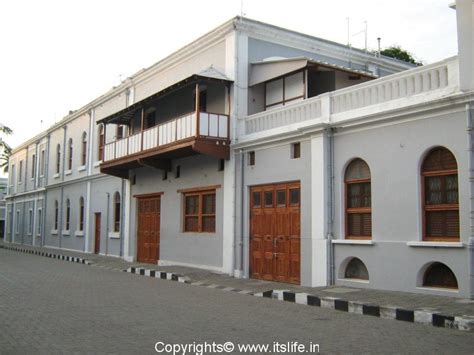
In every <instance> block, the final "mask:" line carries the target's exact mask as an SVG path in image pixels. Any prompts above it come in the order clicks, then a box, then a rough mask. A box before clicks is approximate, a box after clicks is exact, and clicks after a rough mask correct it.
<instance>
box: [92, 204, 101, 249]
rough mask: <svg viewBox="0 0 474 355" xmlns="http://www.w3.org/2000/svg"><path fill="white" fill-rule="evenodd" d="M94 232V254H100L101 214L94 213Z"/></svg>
mask: <svg viewBox="0 0 474 355" xmlns="http://www.w3.org/2000/svg"><path fill="white" fill-rule="evenodd" d="M94 216H95V231H94V253H95V254H99V253H100V225H101V214H100V213H95V214H94Z"/></svg>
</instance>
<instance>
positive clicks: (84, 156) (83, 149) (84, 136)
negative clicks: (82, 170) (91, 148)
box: [81, 132, 87, 165]
mask: <svg viewBox="0 0 474 355" xmlns="http://www.w3.org/2000/svg"><path fill="white" fill-rule="evenodd" d="M86 162H87V133H86V132H84V133H82V140H81V165H86Z"/></svg>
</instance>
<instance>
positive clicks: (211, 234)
mask: <svg viewBox="0 0 474 355" xmlns="http://www.w3.org/2000/svg"><path fill="white" fill-rule="evenodd" d="M181 235H182V236H183V237H215V236H216V232H181Z"/></svg>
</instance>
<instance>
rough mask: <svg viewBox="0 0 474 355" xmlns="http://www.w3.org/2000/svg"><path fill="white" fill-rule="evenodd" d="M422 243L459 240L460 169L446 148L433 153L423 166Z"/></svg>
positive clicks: (434, 150)
mask: <svg viewBox="0 0 474 355" xmlns="http://www.w3.org/2000/svg"><path fill="white" fill-rule="evenodd" d="M421 178H422V184H423V188H422V193H423V196H422V201H423V239H424V240H431V241H433V240H443V241H458V240H459V201H458V165H457V163H456V158H455V157H454V155H453V154H452V153H451V152H450V151H449V150H447V149H446V148H442V147H437V148H434V149H432V150H431V151H430V152H429V153H428V155H427V156H426V158H425V160H424V161H423V164H422V166H421Z"/></svg>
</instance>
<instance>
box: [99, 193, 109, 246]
mask: <svg viewBox="0 0 474 355" xmlns="http://www.w3.org/2000/svg"><path fill="white" fill-rule="evenodd" d="M106 194H107V209H106V211H107V212H106V216H107V217H106V218H107V219H106V222H105V255H109V204H110V193H108V192H107V193H106ZM99 252H100V251H99Z"/></svg>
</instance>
